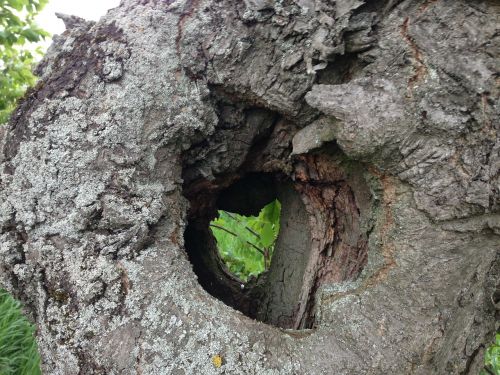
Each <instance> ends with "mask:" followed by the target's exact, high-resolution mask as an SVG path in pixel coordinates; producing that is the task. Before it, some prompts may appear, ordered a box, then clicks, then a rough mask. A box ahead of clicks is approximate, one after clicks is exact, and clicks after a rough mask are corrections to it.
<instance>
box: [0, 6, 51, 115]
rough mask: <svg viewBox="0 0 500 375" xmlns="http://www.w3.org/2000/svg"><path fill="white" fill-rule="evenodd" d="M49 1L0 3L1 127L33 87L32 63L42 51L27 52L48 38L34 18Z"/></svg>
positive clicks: (34, 79)
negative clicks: (32, 44) (26, 92)
mask: <svg viewBox="0 0 500 375" xmlns="http://www.w3.org/2000/svg"><path fill="white" fill-rule="evenodd" d="M47 2H48V0H0V71H1V74H0V124H4V123H6V122H7V120H8V118H9V116H10V113H11V112H12V111H13V109H14V108H15V105H16V101H17V99H18V98H19V97H21V96H22V95H23V94H24V92H25V91H26V89H27V88H28V87H30V86H32V85H34V83H35V81H36V78H35V76H34V75H33V73H32V72H31V69H32V65H33V62H34V60H35V58H36V57H37V56H41V55H42V51H41V49H40V48H38V49H34V50H33V49H28V48H27V44H29V43H36V42H39V41H40V40H42V39H44V38H45V37H47V36H48V35H49V34H48V33H47V32H46V31H44V30H42V29H41V28H40V27H38V26H37V25H36V24H35V22H34V17H35V16H36V15H37V14H38V13H39V12H40V10H42V8H43V7H44V6H45V5H46V4H47Z"/></svg>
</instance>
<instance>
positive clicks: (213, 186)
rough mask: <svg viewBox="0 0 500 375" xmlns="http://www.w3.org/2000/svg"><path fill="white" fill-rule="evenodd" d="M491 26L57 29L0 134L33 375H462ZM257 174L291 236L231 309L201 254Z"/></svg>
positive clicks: (238, 10) (339, 18)
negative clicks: (212, 227)
mask: <svg viewBox="0 0 500 375" xmlns="http://www.w3.org/2000/svg"><path fill="white" fill-rule="evenodd" d="M499 14H500V7H499V5H498V2H496V1H494V0H489V1H479V0H477V1H466V0H437V1H432V0H425V1H423V0H422V1H409V0H405V1H386V2H377V1H363V0H342V1H340V0H339V1H336V2H332V1H325V0H316V1H312V0H289V1H288V0H286V1H285V0H283V1H273V0H245V1H243V2H242V1H231V0H221V1H209V0H185V1H182V0H179V1H160V0H124V1H123V2H122V4H121V5H120V6H119V7H118V8H116V9H113V10H111V11H110V12H109V13H108V14H107V15H106V16H105V17H104V18H102V19H101V20H100V21H99V22H97V23H90V22H88V23H85V22H83V21H82V20H76V21H74V20H73V21H71V22H69V21H68V22H67V25H68V27H70V29H68V30H67V31H66V32H65V33H64V34H63V35H61V36H58V37H56V38H55V40H54V43H53V45H52V46H51V48H50V50H49V52H48V54H47V56H46V57H45V59H44V60H43V62H42V63H41V64H40V65H39V67H38V73H39V74H40V76H41V79H40V82H39V83H38V85H37V86H36V88H35V89H33V90H32V91H31V92H30V93H29V94H28V95H27V96H26V97H25V98H24V99H23V100H22V102H21V103H20V105H19V107H18V108H17V110H16V112H15V113H14V115H13V117H12V119H11V121H10V123H9V125H8V127H7V128H5V129H0V145H1V154H0V163H1V165H0V207H1V211H0V284H1V285H2V286H3V287H5V288H7V289H8V290H9V291H11V292H13V293H14V294H15V295H16V297H18V298H20V299H21V300H22V301H23V302H24V303H25V304H26V308H27V312H28V314H29V315H30V316H31V318H32V319H33V320H34V321H35V322H36V324H37V327H38V332H37V335H38V336H37V337H38V342H39V345H40V350H41V355H42V358H43V370H44V373H46V374H79V373H80V374H201V373H206V374H219V373H227V374H476V373H477V372H478V369H479V368H480V367H481V362H482V355H483V352H484V348H485V344H486V343H487V342H488V341H489V340H490V339H491V338H492V335H493V333H494V331H495V330H496V329H497V327H498V320H497V317H498V310H497V309H498V299H499V293H498V284H499V273H500V267H499V262H500V254H499V248H500V237H499V236H500V177H499V170H500V141H499V137H498V131H499V127H500V121H499V120H500V107H499V103H500V101H499V100H498V93H499V92H498V70H499V66H498V62H499V52H500V35H499V33H498V25H499V21H500V20H499ZM68 20H70V18H68ZM251 173H267V174H268V175H271V176H274V177H273V178H278V180H276V182H274V184H275V185H276V186H277V190H279V189H281V192H278V193H277V194H281V196H282V197H284V198H283V200H284V201H287V202H289V203H287V208H286V209H285V210H284V212H285V214H284V218H283V219H282V223H284V222H287V221H289V222H290V228H292V229H290V230H288V232H287V231H285V232H282V233H281V237H280V239H279V244H281V245H279V246H278V249H277V258H276V259H275V261H274V262H273V265H272V267H271V270H270V271H269V272H268V273H267V274H266V275H264V276H263V277H262V278H260V279H259V280H257V281H255V283H256V284H257V285H256V286H255V288H253V289H252V292H251V293H255V295H257V296H261V294H259V293H264V297H262V299H260V300H259V301H260V302H259V303H260V304H259V305H258V306H253V307H251V306H250V307H248V304H249V303H250V304H251V303H252V301H255V298H256V297H255V295H251V293H250V295H248V294H246V292H245V291H244V292H241V291H240V292H238V291H237V290H236V289H235V288H234V285H233V284H232V283H231V281H224V282H221V284H220V285H219V284H217V283H218V282H219V281H218V280H221V278H223V277H224V270H221V268H220V267H221V265H220V262H218V260H217V259H216V257H213V256H212V255H213V240H212V243H210V238H208V240H207V241H205V243H204V244H202V245H203V246H206V250H207V251H206V252H204V253H203V252H202V253H201V254H198V253H197V251H199V250H200V246H201V245H199V243H200V242H201V241H195V240H196V239H197V238H198V237H196V236H198V235H200V237H199V238H198V239H202V238H206V237H204V236H205V235H206V233H208V232H207V230H208V229H207V228H208V227H207V224H208V220H209V219H210V215H213V210H214V209H215V207H216V206H217V204H218V203H217V202H216V200H217V199H223V198H220V193H221V192H223V191H226V190H225V189H226V188H228V187H229V186H231V184H233V183H234V182H235V181H238V180H239V179H241V178H244V176H248V175H249V174H251ZM280 178H281V179H283V180H280ZM280 181H285V182H282V183H281V182H280ZM287 189H288V190H287ZM260 191H262V190H260ZM287 191H288V192H287ZM293 192H294V193H293ZM287 194H288V195H287ZM293 194H296V195H295V196H294V195H293ZM287 196H288V198H286V197H287ZM250 201H252V199H250ZM226 204H227V203H226ZM246 207H247V208H248V205H247V206H246ZM305 221H306V222H307V224H304V222H305ZM188 223H189V228H194V229H189V230H188V232H189V231H194V232H189V233H195V235H191V236H189V235H188V234H186V243H187V242H189V241H191V242H194V245H192V246H193V247H190V246H191V245H189V246H185V239H184V231H185V230H186V228H187V226H188ZM294 228H296V229H294ZM300 230H302V231H303V232H300ZM294 236H295V237H294ZM294 238H296V240H294ZM295 246H296V250H298V251H299V253H298V255H294V256H293V257H291V256H289V255H287V252H286V251H287V249H292V250H293V249H294V247H295ZM188 247H189V248H188ZM210 248H211V249H212V250H210ZM193 249H194V250H193ZM186 251H187V253H188V254H189V257H188V254H187V253H186ZM210 251H212V252H210ZM193 257H195V258H194V260H193ZM196 257H198V258H196ZM190 259H191V262H192V263H193V264H191V263H190ZM197 261H198V262H199V263H198V264H199V267H200V268H201V269H205V270H209V271H210V272H212V273H210V274H208V273H207V275H208V276H207V275H203V273H202V272H203V271H199V272H198V271H197V273H198V276H197V275H196V274H195V272H194V271H193V268H194V269H196V267H197V264H196V262H197ZM292 271H293V272H292ZM200 272H201V273H200ZM277 272H280V273H281V274H282V275H287V276H286V278H284V279H280V278H279V277H278V276H279V274H278V273H277ZM214 275H215V276H214ZM197 277H199V280H200V283H204V282H206V283H207V285H208V283H216V284H217V285H218V287H219V288H225V289H218V290H222V291H223V293H221V294H222V295H221V296H219V297H220V298H221V299H224V298H226V299H228V298H229V299H230V297H231V296H233V297H234V299H235V301H229V300H226V301H225V302H226V303H228V304H232V305H235V304H239V305H238V306H239V308H240V309H241V310H245V309H247V307H248V311H246V312H247V313H249V314H250V315H251V314H253V315H254V316H256V317H258V318H259V319H260V320H262V321H265V322H268V323H272V324H274V325H277V326H280V327H287V328H307V327H310V329H305V330H302V331H295V330H288V329H283V328H278V327H274V326H272V325H270V324H265V323H262V322H258V321H255V320H252V319H251V318H249V317H246V316H244V315H243V314H242V313H241V312H239V311H236V310H234V309H232V308H231V307H229V306H227V305H226V304H224V303H223V302H221V301H219V300H217V299H216V298H214V297H213V296H212V295H210V294H209V293H207V292H206V291H205V290H204V289H203V287H202V286H201V285H200V283H198V281H197ZM210 277H212V278H213V279H210ZM283 277H284V276H283ZM280 280H284V281H285V282H284V283H282V284H280ZM204 287H205V289H207V288H208V287H207V286H206V285H204ZM238 293H240V294H238ZM276 296H280V297H276ZM231 298H232V297H231ZM252 298H253V299H252ZM236 300H237V301H236ZM242 301H243V302H242ZM245 301H246V302H245ZM249 301H250V302H249ZM495 304H496V306H497V307H495ZM242 306H247V307H242ZM252 309H253V310H252ZM250 310H252V311H250ZM215 355H220V356H221V357H222V359H223V365H222V367H221V368H216V366H214V364H213V363H212V358H213V356H215Z"/></svg>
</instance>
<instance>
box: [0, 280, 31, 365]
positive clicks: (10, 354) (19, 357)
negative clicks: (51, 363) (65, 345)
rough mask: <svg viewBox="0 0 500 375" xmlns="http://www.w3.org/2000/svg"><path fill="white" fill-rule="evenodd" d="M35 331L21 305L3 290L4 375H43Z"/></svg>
mask: <svg viewBox="0 0 500 375" xmlns="http://www.w3.org/2000/svg"><path fill="white" fill-rule="evenodd" d="M34 333H35V327H34V326H33V325H32V324H31V323H30V322H29V321H28V320H27V319H26V318H25V317H24V316H23V315H22V312H21V304H20V303H19V302H18V301H16V300H14V299H13V298H12V297H11V296H10V295H9V294H8V293H7V292H6V291H5V290H2V289H0V375H40V374H41V371H40V356H39V354H38V347H37V344H36V341H35V339H34Z"/></svg>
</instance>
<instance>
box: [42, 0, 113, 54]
mask: <svg viewBox="0 0 500 375" xmlns="http://www.w3.org/2000/svg"><path fill="white" fill-rule="evenodd" d="M118 4H120V0H83V1H82V0H49V3H48V4H47V5H46V6H45V8H44V9H43V11H42V12H41V13H40V14H39V15H38V17H37V18H36V22H37V24H38V25H39V26H41V27H42V28H43V29H45V30H47V31H48V32H50V33H51V34H62V33H63V31H64V23H63V21H61V20H60V19H59V18H57V17H56V16H55V14H54V13H56V12H57V13H65V14H69V15H75V16H78V17H81V18H85V19H87V20H94V21H97V20H98V19H99V18H101V16H103V15H105V14H106V11H107V10H108V9H111V8H114V7H116V6H118ZM47 43H48V44H50V41H47ZM44 44H46V43H44Z"/></svg>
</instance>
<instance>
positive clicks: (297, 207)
mask: <svg viewBox="0 0 500 375" xmlns="http://www.w3.org/2000/svg"><path fill="white" fill-rule="evenodd" d="M221 113H222V112H221ZM224 113H225V112H224ZM231 113H239V112H238V111H236V112H234V111H233V112H231ZM242 113H244V114H246V115H245V116H246V117H245V116H244V118H246V119H247V120H248V119H249V118H250V119H254V117H255V116H257V115H258V116H257V117H258V119H259V121H258V123H259V124H261V127H263V126H264V125H262V124H266V121H267V123H268V125H269V126H270V128H269V129H273V130H272V131H266V132H265V134H264V133H262V134H264V135H265V136H264V135H262V137H261V136H255V137H254V138H252V137H249V136H248V134H247V133H248V132H250V130H252V129H254V130H255V129H260V128H259V127H256V126H255V124H254V122H252V121H249V120H248V121H246V122H245V121H243V120H242V124H243V125H240V127H237V128H236V130H235V129H233V130H231V131H227V132H226V128H225V127H221V130H220V131H219V133H217V134H215V135H214V136H213V137H212V138H210V139H209V140H207V143H200V144H197V145H195V146H193V148H192V149H190V150H188V151H187V152H186V153H185V155H184V163H185V164H184V170H183V179H184V183H185V185H184V195H185V197H186V198H187V199H188V200H189V203H190V209H189V214H188V215H189V216H188V225H187V227H186V231H185V248H186V252H187V254H188V257H189V260H190V261H191V263H192V265H193V270H194V272H195V273H196V275H197V277H198V281H199V283H200V285H201V286H202V287H203V288H204V289H205V290H206V291H207V292H208V293H209V294H211V295H212V296H213V297H215V298H217V299H219V300H221V301H223V302H224V303H225V304H227V305H229V306H231V307H233V308H235V309H237V310H239V311H241V312H242V313H244V314H245V315H247V316H248V317H250V318H253V319H256V320H259V321H262V322H264V323H267V324H271V325H274V326H278V327H282V328H292V329H304V328H313V327H314V326H315V324H316V321H315V316H316V311H315V310H316V305H315V303H316V300H317V298H316V294H317V293H318V291H320V289H321V287H322V286H323V285H327V284H332V283H339V282H343V281H346V280H353V279H355V278H357V277H358V276H359V274H360V273H361V270H362V269H363V267H364V265H365V264H366V259H367V256H366V255H367V254H366V250H367V238H368V233H369V232H370V230H371V225H372V223H371V221H370V220H369V219H368V218H367V217H366V215H367V214H369V213H370V212H373V210H372V209H371V208H370V204H371V203H370V202H371V200H370V190H369V188H368V186H367V185H366V183H365V182H364V177H363V173H364V171H365V169H364V168H363V166H361V165H359V164H356V163H353V162H352V161H348V160H347V159H346V158H345V157H344V156H343V155H342V154H341V153H339V151H338V149H336V148H335V147H334V145H333V146H332V145H330V146H331V147H330V146H328V147H325V148H324V149H323V150H322V151H321V152H316V153H313V154H307V155H296V156H293V155H292V156H290V149H289V146H290V144H291V138H289V137H290V135H291V134H294V133H293V130H290V128H289V127H288V125H287V124H286V123H285V122H283V123H281V122H278V123H275V116H274V117H273V116H271V115H269V114H268V113H267V112H262V111H258V110H252V111H250V110H247V111H243V112H242ZM263 113H264V114H267V115H268V116H267V117H266V116H263ZM222 114H223V113H222ZM266 119H267V120H266ZM247 123H248V124H247ZM244 124H247V125H244ZM273 124H274V125H273ZM266 126H267V125H266ZM273 127H274V128H273ZM249 129H250V130H249ZM258 134H260V133H258ZM233 138H234V139H233ZM247 139H253V140H252V141H248V142H247V141H246V140H247ZM242 140H245V142H243V141H242ZM221 150H223V151H224V152H222V151H221ZM221 152H222V154H221ZM221 155H222V156H221ZM215 171H216V172H217V173H214V172H215ZM261 171H265V172H261ZM205 176H206V177H205ZM275 200H278V201H279V202H280V203H281V215H280V230H279V234H278V236H277V238H276V242H275V244H274V251H273V255H272V258H271V262H270V264H268V265H267V266H266V267H265V268H266V269H265V271H264V272H262V273H260V274H258V275H255V276H253V277H248V278H246V277H244V275H245V274H241V273H238V272H235V270H234V268H233V269H231V268H232V266H231V265H228V262H227V259H226V262H225V261H224V259H222V258H223V257H221V255H220V253H219V251H218V247H217V241H216V238H215V237H214V234H213V232H212V230H211V227H210V224H211V222H212V223H213V220H214V219H216V218H217V217H218V212H219V211H220V210H223V211H226V212H230V213H235V214H239V215H244V216H257V215H259V212H260V211H261V209H262V208H263V207H264V206H266V205H268V204H269V203H271V202H273V201H275ZM247 274H248V272H247Z"/></svg>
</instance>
